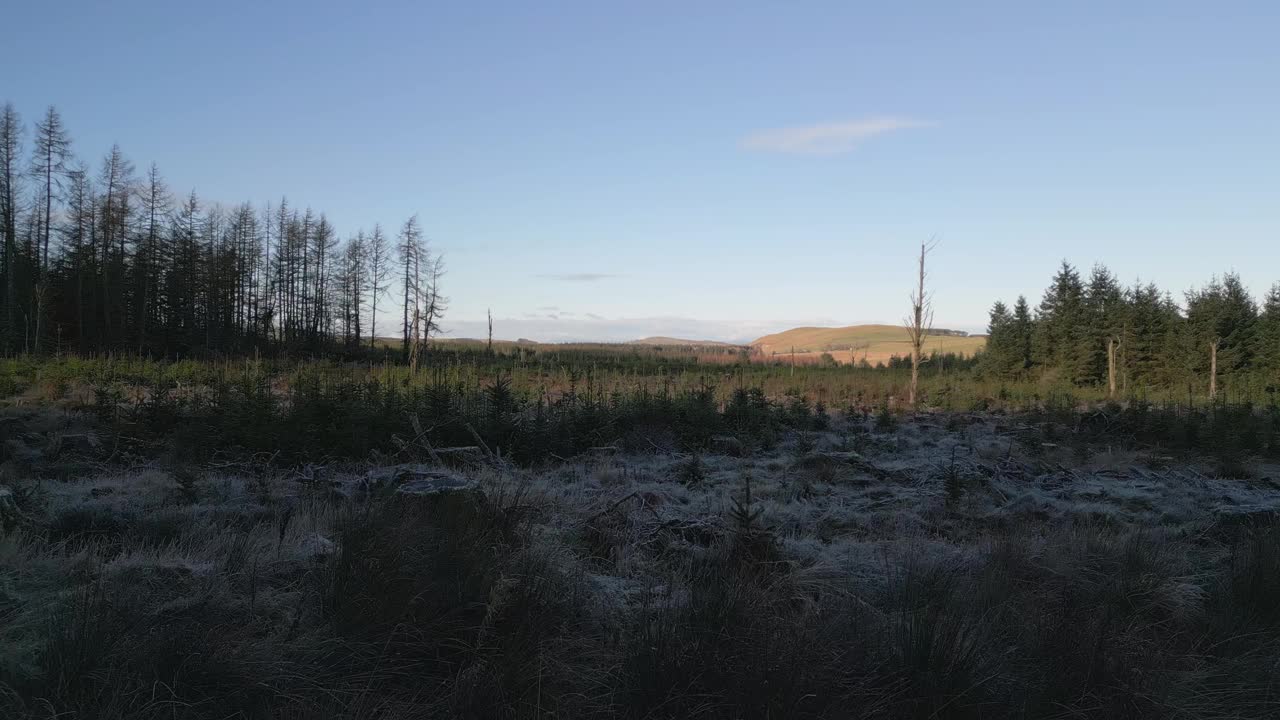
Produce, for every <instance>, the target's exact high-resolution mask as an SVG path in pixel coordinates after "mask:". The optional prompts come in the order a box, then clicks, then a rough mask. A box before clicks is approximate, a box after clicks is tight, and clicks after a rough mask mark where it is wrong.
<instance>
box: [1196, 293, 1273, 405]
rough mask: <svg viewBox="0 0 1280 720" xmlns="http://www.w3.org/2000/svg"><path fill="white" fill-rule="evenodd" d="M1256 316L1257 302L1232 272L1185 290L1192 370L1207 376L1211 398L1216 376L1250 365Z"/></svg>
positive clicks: (1226, 374) (1214, 391) (1224, 375)
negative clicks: (1199, 286) (1201, 286)
mask: <svg viewBox="0 0 1280 720" xmlns="http://www.w3.org/2000/svg"><path fill="white" fill-rule="evenodd" d="M1257 319H1258V308H1257V305H1256V304H1255V303H1254V301H1253V298H1252V297H1250V296H1249V293H1248V291H1247V290H1245V288H1244V285H1243V284H1242V283H1241V282H1240V277H1239V276H1238V275H1236V274H1234V273H1227V274H1226V275H1225V276H1223V278H1222V280H1218V279H1217V278H1216V277H1215V278H1213V279H1212V280H1210V281H1209V284H1208V285H1206V286H1205V287H1204V288H1203V289H1201V290H1192V291H1191V292H1189V293H1187V330H1188V339H1189V341H1190V342H1189V347H1190V353H1189V357H1190V358H1191V361H1192V362H1191V369H1192V370H1193V371H1194V372H1196V374H1197V375H1198V376H1201V377H1206V376H1207V377H1208V383H1209V395H1210V397H1213V396H1215V395H1216V390H1217V380H1218V378H1219V377H1231V376H1234V375H1237V374H1239V373H1240V371H1242V370H1243V369H1245V368H1246V366H1247V365H1248V364H1249V362H1250V360H1251V359H1252V356H1253V350H1254V331H1255V330H1256V327H1255V325H1256V323H1257Z"/></svg>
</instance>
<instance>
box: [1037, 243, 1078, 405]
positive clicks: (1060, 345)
mask: <svg viewBox="0 0 1280 720" xmlns="http://www.w3.org/2000/svg"><path fill="white" fill-rule="evenodd" d="M1087 334H1088V316H1087V314H1086V312H1085V306H1084V285H1083V283H1082V282H1081V281H1080V274H1079V273H1078V272H1076V269H1075V268H1074V267H1072V266H1071V264H1070V263H1068V262H1067V261H1066V260H1063V261H1062V265H1061V266H1060V267H1059V269H1058V272H1057V274H1056V275H1054V277H1053V280H1052V282H1051V283H1050V285H1049V288H1048V289H1047V290H1045V294H1044V299H1043V300H1041V302H1040V307H1039V309H1038V311H1037V313H1036V323H1035V334H1034V336H1033V354H1034V358H1035V362H1036V364H1038V365H1042V366H1045V367H1046V368H1049V369H1052V370H1055V371H1057V372H1058V373H1060V374H1061V375H1062V377H1063V378H1064V379H1066V380H1069V381H1071V382H1083V381H1087V380H1088V365H1087V359H1088V355H1087V348H1088V343H1087V342H1086V337H1087Z"/></svg>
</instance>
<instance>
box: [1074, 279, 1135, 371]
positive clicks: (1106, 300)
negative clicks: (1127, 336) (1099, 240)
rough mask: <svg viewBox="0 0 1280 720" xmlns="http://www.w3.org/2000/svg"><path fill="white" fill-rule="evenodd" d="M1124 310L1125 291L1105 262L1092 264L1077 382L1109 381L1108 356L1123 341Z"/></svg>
mask: <svg viewBox="0 0 1280 720" xmlns="http://www.w3.org/2000/svg"><path fill="white" fill-rule="evenodd" d="M1127 310H1128V308H1127V307H1126V304H1125V299H1124V290H1123V289H1122V288H1121V287H1120V283H1119V282H1118V281H1117V280H1116V277H1115V275H1112V274H1111V271H1110V270H1108V269H1107V268H1106V266H1105V265H1095V266H1094V267H1093V272H1092V273H1091V274H1090V275H1089V285H1088V287H1087V288H1086V289H1085V295H1084V327H1083V328H1081V332H1080V338H1081V340H1082V341H1083V342H1084V343H1085V346H1084V347H1083V348H1081V349H1080V363H1081V366H1080V367H1081V370H1082V374H1081V375H1080V376H1079V377H1078V378H1077V380H1078V381H1080V382H1091V383H1101V382H1105V381H1107V380H1108V377H1109V372H1108V371H1109V367H1108V356H1109V354H1110V353H1116V354H1117V355H1118V354H1119V349H1118V348H1117V346H1118V345H1119V344H1120V343H1121V342H1122V338H1121V336H1122V334H1123V331H1124V324H1125V321H1126V319H1127V318H1126V315H1127Z"/></svg>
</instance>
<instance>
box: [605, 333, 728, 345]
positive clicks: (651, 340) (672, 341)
mask: <svg viewBox="0 0 1280 720" xmlns="http://www.w3.org/2000/svg"><path fill="white" fill-rule="evenodd" d="M627 344H628V345H673V346H680V347H742V346H741V345H735V344H733V343H727V342H720V341H719V340H685V339H683V338H673V337H663V336H661V335H657V336H654V337H647V338H640V339H639V340H629V341H627Z"/></svg>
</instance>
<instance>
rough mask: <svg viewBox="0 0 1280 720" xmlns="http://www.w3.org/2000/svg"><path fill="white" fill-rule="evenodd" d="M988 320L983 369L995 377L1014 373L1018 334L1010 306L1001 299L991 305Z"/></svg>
mask: <svg viewBox="0 0 1280 720" xmlns="http://www.w3.org/2000/svg"><path fill="white" fill-rule="evenodd" d="M988 318H989V319H988V320H987V347H986V349H985V350H984V351H983V354H982V369H983V371H984V372H986V373H988V374H990V375H993V376H995V377H1008V376H1009V375H1011V374H1013V372H1014V370H1015V368H1016V363H1017V355H1018V347H1017V341H1018V339H1017V335H1016V331H1015V329H1014V326H1013V316H1012V315H1010V314H1009V308H1008V307H1006V306H1005V304H1004V303H1003V302H1001V301H999V300H997V301H996V302H995V304H994V305H992V306H991V313H990V315H989V316H988Z"/></svg>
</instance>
